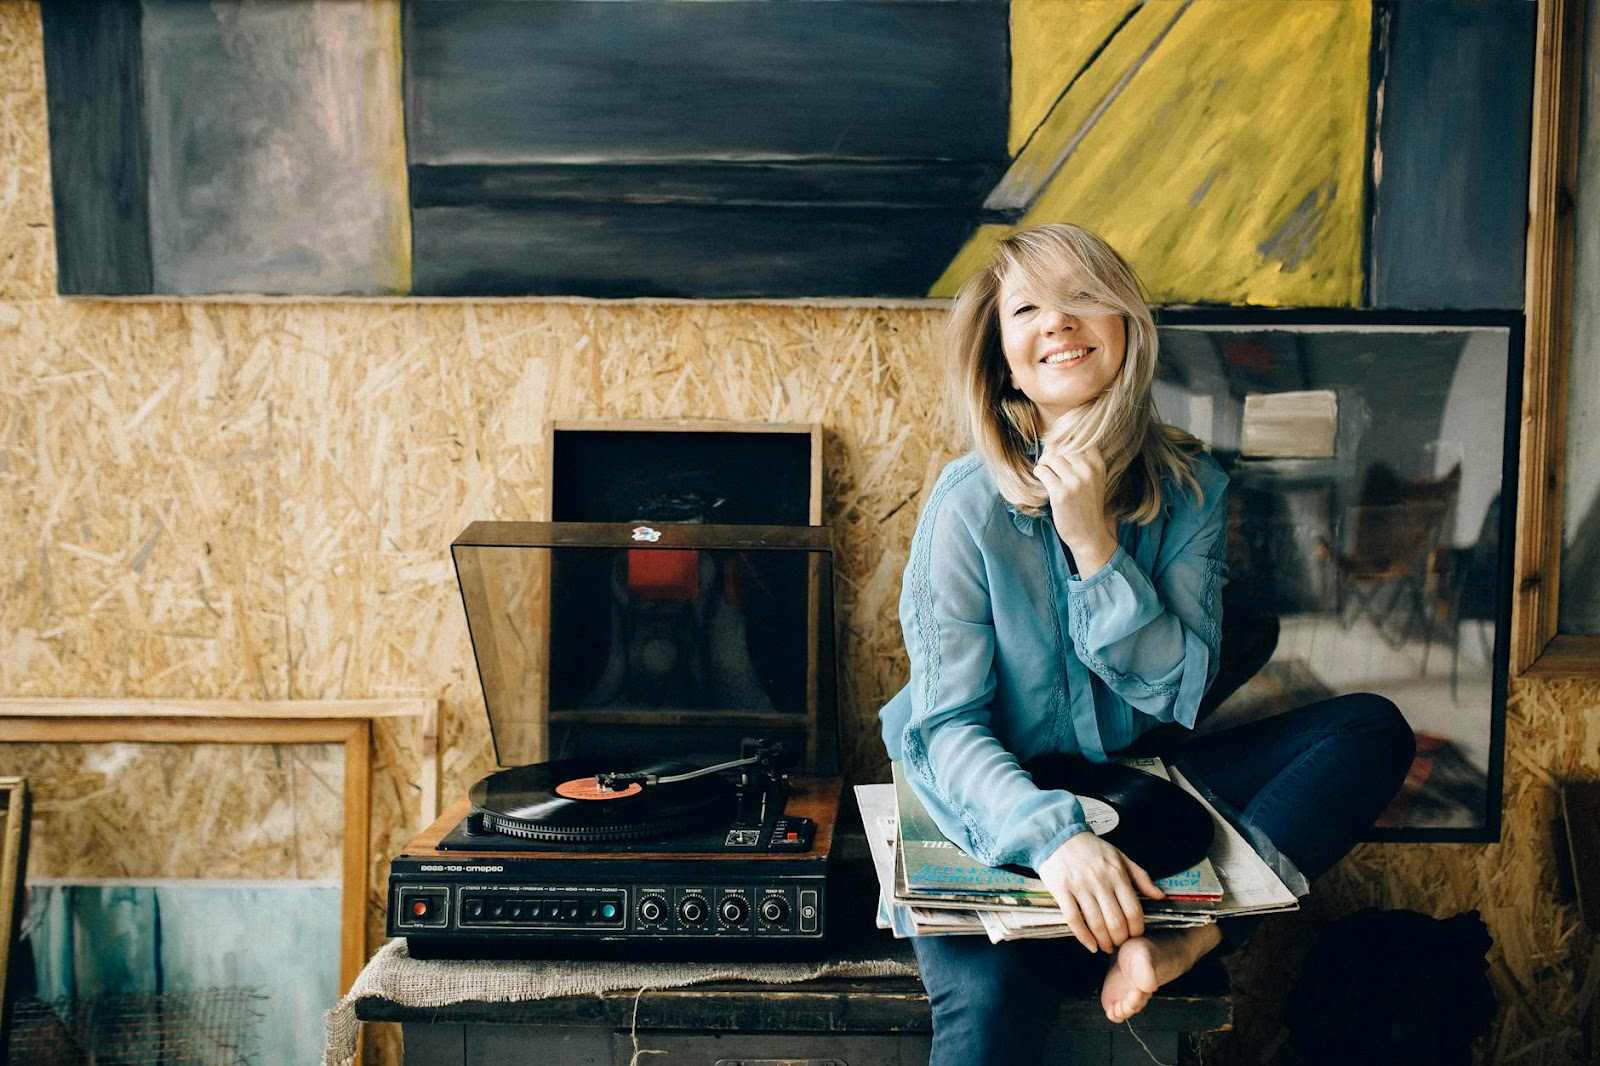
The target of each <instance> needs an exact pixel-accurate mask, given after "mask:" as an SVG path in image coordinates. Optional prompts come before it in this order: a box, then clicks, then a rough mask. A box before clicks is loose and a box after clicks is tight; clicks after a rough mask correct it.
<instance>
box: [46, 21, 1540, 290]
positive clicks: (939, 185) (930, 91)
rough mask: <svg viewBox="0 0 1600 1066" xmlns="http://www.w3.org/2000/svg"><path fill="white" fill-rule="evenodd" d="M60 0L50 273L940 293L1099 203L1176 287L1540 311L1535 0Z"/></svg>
mask: <svg viewBox="0 0 1600 1066" xmlns="http://www.w3.org/2000/svg"><path fill="white" fill-rule="evenodd" d="M43 12H44V30H45V59H46V80H47V89H48V105H49V114H50V144H51V160H52V175H53V185H54V204H55V211H56V225H55V233H56V246H57V250H58V263H59V275H58V276H59V288H60V291H61V293H62V294H63V295H177V296H182V295H198V294H210V293H243V294H290V295H296V294H298V295H319V296H329V295H356V296H360V295H366V296H383V295H391V296H392V295H398V296H406V295H416V296H463V297H483V296H554V297H605V298H631V297H669V298H717V299H727V298H755V299H819V298H872V299H899V298H911V299H921V298H927V297H943V296H948V295H951V294H952V293H953V292H954V291H955V290H956V288H957V287H958V286H959V285H960V283H961V281H962V280H964V278H965V277H966V276H968V275H969V274H970V273H971V271H972V270H973V269H974V267H975V265H976V264H977V263H978V262H979V261H981V259H982V257H983V256H984V254H985V253H986V252H987V249H988V248H989V246H990V245H991V244H992V242H993V241H994V240H995V238H996V237H997V236H999V235H1001V234H1003V233H1005V232H1007V231H1008V230H1010V229H1012V228H1014V227H1017V226H1025V225H1031V224H1034V223H1037V222H1051V221H1072V222H1078V223H1081V224H1085V225H1088V226H1090V227H1091V228H1093V229H1095V230H1096V231H1098V232H1099V233H1101V235H1102V236H1104V237H1106V238H1107V239H1108V240H1109V241H1110V242H1111V243H1112V245H1113V246H1115V247H1117V248H1119V249H1123V250H1124V251H1125V252H1126V253H1127V254H1128V255H1129V256H1130V258H1131V259H1132V260H1133V263H1134V266H1135V267H1136V268H1137V269H1138V270H1139V272H1140V274H1141V275H1142V276H1143V278H1144V280H1145V282H1146V283H1147V285H1148V286H1149V288H1150V290H1151V293H1152V295H1153V297H1154V298H1155V300H1156V301H1157V302H1159V303H1161V304H1165V305H1179V304H1222V305H1259V306H1279V307H1333V308H1350V307H1369V308H1431V309H1481V308H1516V307H1520V306H1521V304H1522V299H1523V283H1522V264H1523V261H1524V254H1523V253H1524V222H1525V218H1526V200H1527V189H1528V165H1529V136H1528V131H1529V115H1530V108H1531V100H1532V93H1533V58H1534V50H1533V32H1534V19H1535V5H1533V4H1528V3H1511V2H1506V3H1490V4H1485V3H1477V2H1466V0H1462V2H1451V3H1437V4H1411V3H1399V2H1393V0H1355V2H1347V0H1301V2H1299V3H1294V4H1282V3H1272V2H1264V3H1262V2H1238V0H1161V2H1152V3H1143V2H1140V0H793V2H785V3H771V2H769V0H725V2H719V3H714V4H708V3H700V2H694V0H485V2H479V3H471V4H463V3H458V2H454V0H380V2H375V3H368V4H349V3H342V2H338V0H310V2H307V3H297V4H257V3H248V2H244V0H219V2H217V3H211V4H203V5H202V4H194V3H189V2H186V0H105V2H103V3H95V4H81V3H75V2H73V0H45V2H44V5H43ZM710 40H714V41H716V42H717V47H715V48H707V47H705V42H706V41H710ZM1219 41H1223V42H1227V46H1226V47H1221V48H1219V47H1217V42H1219ZM1306 54H1315V55H1316V56H1317V57H1318V61H1317V62H1316V63H1306V62H1303V57H1304V56H1305V55H1306ZM1380 101H1381V106H1379V104H1380ZM1441 119H1447V120H1448V121H1442V120H1441ZM1380 164H1381V165H1380ZM1439 261H1447V262H1450V263H1451V264H1452V270H1450V271H1447V272H1446V271H1439V270H1435V269H1433V264H1434V263H1436V262H1439Z"/></svg>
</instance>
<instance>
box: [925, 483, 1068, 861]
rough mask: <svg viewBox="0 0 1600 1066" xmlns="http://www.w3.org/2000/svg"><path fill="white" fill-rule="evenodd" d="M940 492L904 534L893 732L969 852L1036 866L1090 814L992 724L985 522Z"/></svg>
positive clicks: (944, 822)
mask: <svg viewBox="0 0 1600 1066" xmlns="http://www.w3.org/2000/svg"><path fill="white" fill-rule="evenodd" d="M940 503H941V497H940V495H939V494H938V493H937V491H936V493H935V495H934V498H933V499H932V500H930V502H929V506H928V508H927V510H926V511H925V512H924V514H923V517H922V519H921V521H920V522H919V525H918V528H917V533H916V536H915V537H914V538H913V540H912V545H911V559H910V562H909V563H908V564H907V567H906V575H905V582H904V584H903V586H902V591H901V599H900V621H901V626H902V628H903V629H904V632H905V641H906V649H907V652H908V655H909V658H910V661H911V681H910V684H909V685H908V686H907V695H908V696H909V699H910V704H911V706H910V713H909V716H908V717H907V719H906V724H905V727H904V731H903V734H902V737H901V751H902V756H903V764H904V768H905V769H906V771H907V773H906V777H907V781H908V782H909V783H910V785H911V788H912V790H913V791H915V792H916V793H917V796H918V798H919V799H921V800H922V802H923V805H924V806H926V807H927V808H928V812H929V814H931V815H932V816H933V819H934V821H935V822H936V823H938V825H939V828H940V830H941V831H942V832H943V833H944V834H945V835H946V836H948V837H949V838H950V839H951V840H952V841H954V842H955V843H956V844H957V845H959V846H960V847H961V848H962V849H963V850H965V851H966V852H967V853H968V854H969V855H971V856H972V857H973V858H975V859H977V860H978V861H980V862H983V863H987V864H989V865H991V866H999V865H1004V864H1008V863H1019V864H1022V865H1026V866H1030V867H1034V868H1037V867H1038V864H1039V863H1040V862H1042V861H1043V860H1044V859H1045V858H1046V857H1047V856H1049V855H1050V853H1051V852H1053V851H1054V850H1055V849H1056V848H1057V847H1059V846H1060V845H1061V843H1062V842H1063V841H1065V840H1066V839H1067V838H1068V837H1071V836H1073V835H1075V834H1077V833H1081V832H1084V831H1085V830H1087V829H1088V825H1087V823H1086V821H1085V819H1084V816H1083V809H1082V806H1081V805H1080V804H1079V803H1078V800H1077V799H1076V797H1074V796H1072V795H1071V794H1069V793H1066V792H1061V791H1043V790H1040V789H1039V788H1038V787H1037V786H1035V785H1034V783H1033V779H1032V778H1031V777H1030V776H1029V775H1028V774H1027V773H1025V772H1024V771H1023V770H1022V769H1021V767H1020V766H1018V764H1017V759H1016V756H1015V755H1013V754H1012V753H1011V752H1010V751H1008V750H1007V749H1006V748H1005V746H1004V745H1003V744H1002V743H1001V742H1000V740H999V739H997V738H996V737H995V735H994V733H993V732H992V730H991V728H990V707H991V701H992V700H993V697H994V693H995V688H996V681H995V668H994V652H995V633H994V619H993V614H992V606H991V602H990V597H989V583H988V579H987V575H986V573H985V568H984V562H983V553H982V551H981V550H980V538H981V536H982V532H983V529H982V527H981V526H978V527H977V528H974V520H973V519H971V518H969V517H968V516H963V515H961V514H959V513H956V510H955V509H954V508H950V509H948V510H947V509H944V508H942V507H941V506H940ZM941 512H943V513H941ZM991 517H992V513H991V514H990V515H987V516H985V518H984V519H983V520H984V521H986V520H988V518H991Z"/></svg>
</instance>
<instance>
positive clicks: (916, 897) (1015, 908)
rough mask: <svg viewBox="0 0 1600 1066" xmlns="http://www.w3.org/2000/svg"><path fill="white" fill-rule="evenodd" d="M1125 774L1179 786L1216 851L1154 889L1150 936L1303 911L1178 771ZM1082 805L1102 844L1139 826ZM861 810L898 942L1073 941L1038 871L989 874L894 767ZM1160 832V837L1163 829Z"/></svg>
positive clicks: (1148, 766) (1138, 766) (1147, 766)
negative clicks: (1200, 811) (973, 938)
mask: <svg viewBox="0 0 1600 1066" xmlns="http://www.w3.org/2000/svg"><path fill="white" fill-rule="evenodd" d="M1122 765H1124V766H1129V767H1132V768H1133V769H1135V770H1139V771H1141V772H1143V773H1146V774H1151V775H1153V776H1155V777H1158V778H1162V779H1164V780H1166V781H1170V782H1172V783H1173V784H1175V785H1177V786H1178V787H1179V788H1181V789H1183V790H1184V791H1185V792H1187V793H1188V794H1189V795H1191V796H1193V797H1194V798H1195V799H1196V800H1198V801H1199V803H1200V804H1201V805H1203V807H1204V808H1205V810H1206V811H1207V812H1208V813H1209V815H1210V817H1211V819H1212V823H1213V833H1212V835H1211V845H1210V848H1209V850H1208V851H1207V852H1206V854H1205V856H1204V857H1203V858H1202V859H1200V861H1199V862H1197V863H1195V864H1194V865H1192V866H1190V867H1188V868H1187V869H1184V870H1180V871H1178V872H1177V873H1172V874H1168V875H1167V876H1164V877H1160V878H1157V879H1156V885H1157V887H1159V888H1161V889H1162V891H1163V892H1164V893H1165V894H1166V895H1165V898H1164V899H1159V900H1151V899H1147V900H1144V901H1143V903H1144V916H1145V925H1146V927H1147V928H1150V929H1163V928H1168V929H1170V928H1175V927H1182V926H1195V925H1205V924H1207V923H1210V922H1214V921H1216V920H1217V919H1219V918H1226V917H1233V916H1237V915H1244V914H1269V913H1274V912H1278V911H1291V910H1295V909H1297V908H1298V907H1299V900H1298V899H1297V897H1296V896H1295V893H1294V892H1293V891H1291V890H1290V888H1289V887H1288V886H1287V885H1285V884H1284V881H1283V879H1282V878H1280V877H1279V876H1278V875H1277V873H1276V872H1274V870H1273V868H1272V866H1271V865H1269V864H1268V863H1267V862H1266V861H1265V860H1264V859H1263V858H1262V857H1261V856H1260V855H1259V854H1258V853H1257V852H1256V850H1255V848H1253V847H1252V846H1251V845H1250V843H1249V842H1248V841H1247V840H1246V839H1245V837H1244V835H1243V834H1241V833H1240V832H1239V830H1238V829H1236V828H1235V827H1234V826H1233V824H1232V823H1231V822H1229V821H1228V820H1227V819H1226V818H1224V817H1222V815H1220V814H1219V813H1218V812H1217V810H1216V808H1215V807H1214V806H1213V805H1212V804H1211V803H1210V802H1208V801H1207V800H1206V798H1205V796H1204V795H1202V794H1201V793H1200V792H1199V790H1197V789H1195V788H1194V786H1193V785H1191V784H1190V782H1189V781H1188V780H1187V779H1186V778H1184V776H1183V774H1182V773H1181V772H1180V771H1179V770H1177V769H1176V768H1172V767H1168V766H1166V765H1165V764H1164V763H1163V762H1162V761H1161V760H1160V759H1153V758H1152V759H1127V760H1123V762H1122ZM1078 798H1079V800H1080V802H1081V803H1082V804H1083V806H1084V808H1085V813H1086V816H1087V818H1088V820H1089V824H1090V828H1091V829H1093V830H1094V831H1095V832H1096V833H1101V834H1102V835H1106V834H1105V833H1104V832H1103V829H1104V827H1105V826H1107V825H1114V824H1116V823H1117V821H1118V820H1119V819H1123V820H1125V819H1127V818H1128V817H1129V816H1130V813H1134V814H1135V816H1136V812H1128V811H1115V812H1113V811H1111V810H1110V809H1109V807H1108V806H1107V805H1106V804H1105V803H1102V802H1100V801H1099V800H1097V799H1095V798H1094V797H1091V796H1085V795H1084V794H1082V793H1079V794H1078ZM856 800H857V802H858V804H859V805H860V807H861V818H862V822H863V824H864V825H865V827H866V830H867V840H868V843H869V844H870V846H871V848H872V857H873V865H874V867H875V868H876V870H877V875H878V885H879V889H880V891H879V901H878V925H879V926H880V927H881V928H885V929H890V930H892V931H893V932H894V935H895V936H899V937H905V936H938V935H948V934H984V935H987V936H988V937H989V939H990V940H993V941H995V942H999V941H1001V940H1017V939H1022V938H1027V937H1062V936H1071V935H1072V931H1071V929H1070V928H1068V926H1067V923H1066V920H1065V917H1064V916H1063V915H1062V912H1061V910H1060V909H1059V908H1058V907H1057V906H1056V903H1055V900H1054V899H1053V898H1052V897H1051V895H1050V893H1049V891H1048V890H1046V888H1045V886H1044V883H1043V882H1042V881H1040V880H1039V879H1038V878H1037V877H1035V876H1033V874H1032V872H1031V871H1026V870H1021V869H1013V868H1004V869H1002V868H996V867H993V866H986V865H984V864H983V863H980V862H978V861H976V860H974V859H972V858H971V857H969V856H968V855H967V854H966V853H965V852H963V851H962V850H961V849H960V848H959V847H957V846H956V845H955V844H954V843H952V842H951V841H950V840H949V838H947V837H946V836H945V835H944V834H943V833H941V832H940V831H939V828H938V826H937V825H936V824H935V823H934V820H933V818H932V817H931V816H930V815H929V814H928V812H927V810H926V808H925V807H924V806H923V805H922V802H921V801H920V800H919V799H918V798H917V796H916V793H914V792H913V791H912V789H911V787H910V785H909V783H908V782H907V781H906V779H905V776H904V773H903V770H902V767H901V765H900V764H899V763H895V764H894V782H893V784H875V785H857V786H856ZM1102 811H1103V812H1105V815H1104V816H1103V817H1102V816H1101V812H1102ZM1153 828H1154V831H1156V832H1159V829H1160V827H1159V826H1157V827H1153Z"/></svg>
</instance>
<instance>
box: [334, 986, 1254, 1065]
mask: <svg viewBox="0 0 1600 1066" xmlns="http://www.w3.org/2000/svg"><path fill="white" fill-rule="evenodd" d="M356 1014H357V1016H358V1017H359V1018H361V1019H362V1020H363V1021H384V1022H399V1023H400V1024H401V1027H402V1032H403V1039H404V1042H405V1061H406V1062H407V1063H411V1064H426V1066H466V1064H468V1063H471V1064H472V1066H513V1064H516V1066H522V1064H525V1063H552V1064H554V1063H562V1064H569V1063H570V1064H591V1063H592V1064H595V1066H628V1064H629V1063H630V1062H632V1061H634V1053H635V1048H636V1046H637V1049H639V1050H648V1051H651V1052H664V1053H665V1054H652V1055H646V1056H641V1057H640V1058H639V1059H638V1061H639V1062H640V1063H657V1062H660V1063H663V1064H668V1066H682V1064H695V1066H700V1064H704V1066H719V1064H721V1066H732V1064H747V1066H756V1064H758V1063H759V1064H763V1066H775V1064H776V1063H782V1064H783V1066H910V1064H913V1063H915V1064H922V1063H926V1062H927V1061H928V1047H929V1041H930V1034H929V1028H930V1026H929V1015H928V997H927V994H926V993H925V992H924V991H923V989H922V984H921V982H919V981H917V980H916V979H915V978H907V977H895V978H877V979H871V980H859V981H844V980H831V979H826V978H821V979H817V980H814V981H809V982H806V983H804V984H799V985H767V984H755V983H750V982H727V983H720V984H705V985H695V986H691V987H688V988H676V989H662V990H650V991H646V992H645V993H643V994H642V995H639V994H637V993H635V992H631V991H616V992H607V993H602V994H600V995H590V996H577V997H569V998H562V999H545V1000H534V1001H527V1002H521V1003H459V1004H454V1005H451V1006H448V1007H442V1008H431V1009H428V1010H419V1009H417V1008H407V1007H400V1006H398V1005H395V1004H391V1003H385V1002H383V1001H381V1000H364V1001H362V1002H361V1003H359V1004H358V1005H357V1008H356ZM1231 1024H1232V1005H1231V1002H1230V1000H1229V998H1228V996H1227V994H1226V992H1225V991H1223V990H1218V989H1215V988H1213V989H1210V990H1205V989H1190V990H1185V991H1168V992H1163V993H1162V994H1161V995H1159V996H1157V997H1156V998H1155V999H1154V1000H1153V1001H1152V1002H1151V1004H1150V1005H1149V1006H1148V1007H1147V1008H1146V1009H1145V1010H1144V1011H1143V1012H1141V1013H1140V1014H1139V1015H1138V1016H1137V1017H1136V1018H1135V1019H1134V1028H1133V1029H1130V1028H1129V1027H1127V1026H1113V1025H1111V1023H1109V1022H1108V1021H1106V1018H1105V1015H1104V1014H1103V1013H1101V1010H1100V1004H1099V1000H1098V998H1096V997H1093V996H1087V997H1082V998H1073V999H1069V1000H1067V1001H1066V1002H1065V1003H1064V1004H1063V1005H1062V1009H1061V1016H1060V1018H1059V1019H1058V1021H1057V1025H1056V1027H1055V1030H1054V1031H1053V1032H1052V1034H1051V1038H1050V1040H1049V1042H1048V1043H1047V1044H1046V1051H1047V1056H1046V1061H1048V1062H1050V1063H1052V1064H1057V1063H1059V1064H1063V1066H1080V1064H1082V1066H1089V1064H1093V1066H1107V1064H1115V1066H1136V1064H1142V1066H1148V1064H1149V1063H1151V1062H1152V1061H1159V1062H1162V1063H1167V1064H1169V1066H1170V1064H1173V1063H1176V1062H1177V1061H1178V1056H1179V1051H1180V1046H1181V1044H1182V1041H1183V1039H1184V1037H1185V1035H1187V1034H1191V1033H1199V1032H1210V1031H1215V1030H1219V1029H1226V1028H1229V1027H1230V1025H1231ZM1136 1034H1137V1035H1136ZM636 1041H637V1044H636V1043H635V1042H636ZM1140 1041H1143V1045H1141V1043H1140ZM1147 1048H1148V1050H1146V1049H1147Z"/></svg>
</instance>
